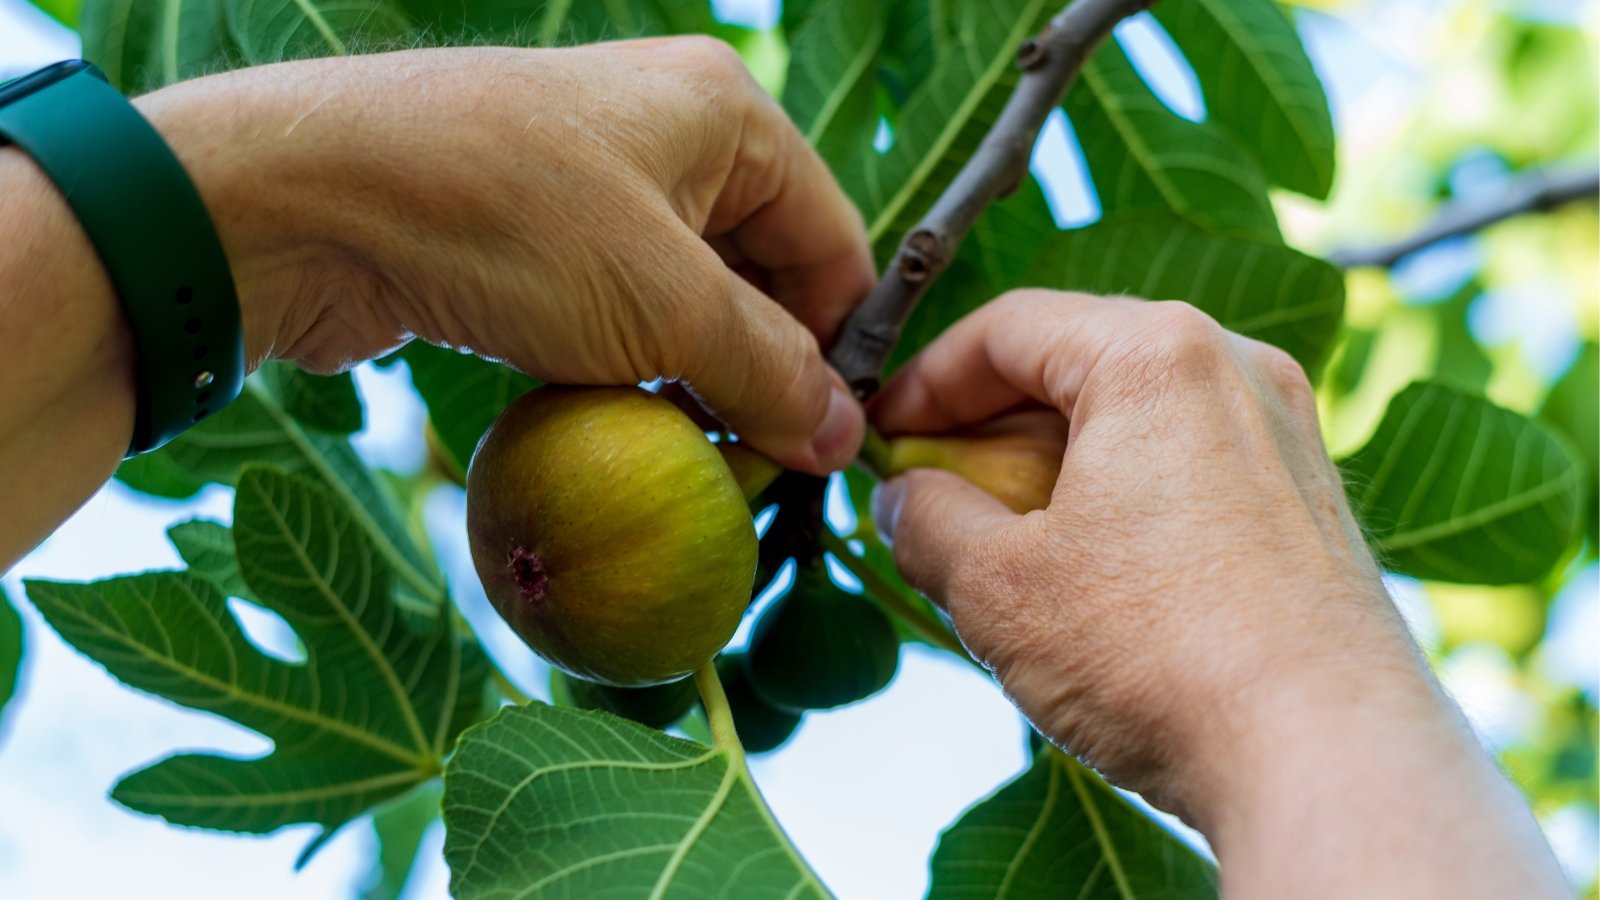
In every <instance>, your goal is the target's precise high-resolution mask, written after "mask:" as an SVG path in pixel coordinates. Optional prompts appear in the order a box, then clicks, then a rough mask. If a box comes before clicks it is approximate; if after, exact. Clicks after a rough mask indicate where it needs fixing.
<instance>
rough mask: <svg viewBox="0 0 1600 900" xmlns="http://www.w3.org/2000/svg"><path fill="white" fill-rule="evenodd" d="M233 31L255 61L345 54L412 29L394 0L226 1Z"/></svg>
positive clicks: (390, 40)
mask: <svg viewBox="0 0 1600 900" xmlns="http://www.w3.org/2000/svg"><path fill="white" fill-rule="evenodd" d="M222 3H223V7H224V9H225V10H226V11H227V17H228V30H229V32H230V33H231V34H232V35H233V39H234V41H235V42H237V43H238V45H239V49H240V52H241V53H242V54H243V55H244V59H245V62H247V63H249V64H250V65H261V64H263V63H271V62H278V61H279V60H285V59H302V58H305V57H314V56H345V55H348V54H350V53H354V52H359V51H360V50H363V49H366V48H368V47H372V46H384V45H386V44H390V43H393V42H396V41H398V40H400V39H402V38H405V37H407V36H409V35H410V34H411V33H412V23H411V19H410V18H409V17H407V16H406V14H405V13H404V12H402V11H401V9H400V7H399V6H397V5H396V4H394V3H391V2H389V0H222Z"/></svg>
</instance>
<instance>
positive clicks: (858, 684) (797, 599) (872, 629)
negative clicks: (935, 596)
mask: <svg viewBox="0 0 1600 900" xmlns="http://www.w3.org/2000/svg"><path fill="white" fill-rule="evenodd" d="M899 661H900V639H899V638H898V637H897V636H896V634H895V630H894V624H893V623H892V622H890V621H889V617H888V616H886V615H884V613H883V610H881V609H879V608H878V607H877V606H876V605H874V604H873V603H872V601H870V600H868V599H866V598H865V597H859V596H856V595H854V594H849V593H846V592H845V591H843V590H841V589H840V588H839V586H838V585H836V584H834V583H833V582H832V581H831V580H829V578H828V573H827V570H826V569H824V568H823V566H822V564H821V562H820V561H819V562H817V563H816V564H813V565H802V566H800V567H799V568H797V569H796V570H795V580H794V584H793V585H792V586H791V587H790V588H789V591H788V593H786V594H784V595H783V596H782V597H779V598H778V599H777V600H775V601H773V602H772V604H771V605H770V606H768V607H767V608H766V609H764V610H762V611H761V616H760V618H759V619H757V620H756V625H755V629H754V630H753V631H752V632H751V633H750V648H749V650H748V653H747V659H746V668H747V670H748V673H749V676H750V686H751V687H752V688H753V689H754V690H755V692H756V694H757V695H758V696H760V697H761V699H763V700H765V701H766V702H767V703H769V704H771V705H773V706H776V707H778V708H779V709H787V710H794V711H799V710H807V709H832V708H834V707H836V706H844V705H845V704H848V703H854V702H856V701H857V700H862V699H865V698H867V697H869V696H871V695H873V694H875V693H877V692H878V691H880V690H882V689H883V688H884V687H885V686H886V685H888V683H889V682H890V681H892V680H893V679H894V673H895V669H896V667H897V666H898V665H899Z"/></svg>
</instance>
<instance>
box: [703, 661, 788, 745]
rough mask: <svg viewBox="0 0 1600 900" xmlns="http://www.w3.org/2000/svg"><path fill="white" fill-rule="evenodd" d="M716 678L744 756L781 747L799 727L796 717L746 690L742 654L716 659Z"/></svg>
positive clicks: (746, 678) (752, 690)
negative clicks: (720, 683) (725, 698)
mask: <svg viewBox="0 0 1600 900" xmlns="http://www.w3.org/2000/svg"><path fill="white" fill-rule="evenodd" d="M717 678H718V679H720V680H721V681H722V692H723V693H724V694H727V695H728V709H729V710H730V711H731V712H732V713H733V729H734V731H737V732H738V733H739V743H740V744H741V745H742V746H743V747H744V749H745V752H746V753H766V752H768V751H771V750H776V749H778V748H779V747H781V746H783V743H784V741H787V740H788V739H789V737H790V736H791V735H793V734H794V732H795V729H797V728H799V727H800V718H801V717H800V715H799V714H797V713H792V712H790V711H788V710H785V709H778V708H777V707H775V706H773V705H771V704H770V703H767V702H766V701H765V700H762V699H761V698H760V697H759V696H757V695H756V692H755V690H754V689H753V688H751V687H750V679H749V677H748V676H747V675H746V674H745V657H744V654H743V653H729V654H724V655H722V656H719V657H717Z"/></svg>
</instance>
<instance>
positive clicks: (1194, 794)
mask: <svg viewBox="0 0 1600 900" xmlns="http://www.w3.org/2000/svg"><path fill="white" fill-rule="evenodd" d="M1039 405H1043V406H1046V407H1051V408H1054V409H1056V410H1059V411H1060V413H1061V414H1062V415H1063V416H1065V417H1066V418H1067V419H1068V422H1069V429H1068V435H1069V436H1068V442H1067V446H1066V451H1065V455H1064V458H1063V465H1062V468H1061V474H1060V477H1059V479H1058V482H1057V484H1056V486H1055V490H1054V492H1053V494H1052V496H1051V499H1050V503H1049V506H1048V508H1047V509H1044V510H1040V511H1036V512H1032V513H1029V514H1027V515H1021V516H1019V515H1016V514H1015V513H1012V512H1011V511H1010V510H1008V509H1007V508H1006V507H1005V506H1003V505H1001V504H1000V502H999V501H997V500H995V499H993V498H991V497H990V496H988V495H987V494H985V493H983V492H982V491H980V490H978V489H977V488H975V487H973V486H972V485H971V484H969V483H967V482H966V481H964V480H962V479H961V478H959V477H957V476H955V475H952V474H949V473H946V472H940V471H933V470H913V471H911V472H909V473H907V474H906V475H905V476H903V477H902V478H899V479H896V480H894V481H891V482H889V483H888V484H886V485H884V486H883V487H882V488H881V489H880V491H879V495H878V497H877V500H876V509H875V518H876V521H877V524H878V527H879V529H880V530H882V531H883V532H884V533H885V534H886V536H888V537H889V538H890V540H891V541H892V543H893V546H894V556H895V562H896V564H897V565H898V566H899V568H900V570H901V572H902V573H903V574H904V575H905V577H906V579H907V580H908V581H909V582H910V583H911V584H912V585H913V586H915V587H917V588H918V589H920V590H922V591H923V592H925V593H926V594H928V596H929V597H931V598H932V599H933V600H934V601H935V602H936V603H938V604H940V605H941V606H942V607H943V608H944V609H945V610H946V611H947V612H948V614H949V616H950V619H951V621H952V623H953V625H954V627H955V629H956V632H957V634H959V635H960V637H961V639H962V641H963V642H964V643H965V644H966V646H967V648H968V649H969V650H970V651H971V653H972V654H973V656H974V657H975V658H976V659H977V660H979V661H980V662H981V663H983V664H984V665H985V666H987V667H989V668H990V669H992V670H993V672H994V673H995V675H996V677H997V678H998V679H999V680H1000V682H1001V684H1002V686H1003V687H1004V689H1005V691H1006V693H1007V694H1008V695H1009V696H1010V697H1011V698H1012V700H1013V701H1014V702H1015V703H1016V704H1017V705H1018V706H1019V707H1020V708H1021V710H1022V711H1023V713H1025V714H1026V715H1027V716H1028V718H1029V719H1030V720H1031V721H1032V722H1033V724H1034V725H1035V727H1037V728H1038V729H1039V730H1040V731H1041V732H1042V733H1043V734H1045V735H1046V736H1047V737H1049V738H1050V739H1051V740H1053V741H1054V742H1056V743H1057V744H1059V745H1060V746H1061V747H1062V748H1063V749H1065V750H1067V751H1068V752H1070V753H1072V754H1074V755H1076V756H1077V757H1079V758H1080V759H1082V760H1084V761H1085V762H1087V763H1089V764H1090V765H1092V766H1094V767H1095V768H1097V769H1099V770H1101V771H1102V772H1103V773H1105V774H1106V775H1107V777H1109V778H1110V779H1111V780H1113V781H1114V782H1116V783H1118V784H1121V785H1122V786H1124V787H1128V788H1131V789H1133V790H1137V791H1140V792H1141V793H1144V794H1145V795H1146V796H1147V797H1148V798H1149V799H1150V800H1151V801H1152V802H1153V803H1155V804H1156V805H1158V806H1162V807H1164V808H1167V809H1169V810H1172V811H1175V812H1177V813H1179V814H1180V815H1181V816H1183V817H1184V818H1186V819H1187V820H1189V821H1190V822H1191V824H1195V825H1196V826H1197V827H1199V828H1200V829H1201V830H1202V831H1204V832H1206V833H1207V836H1208V837H1210V838H1211V839H1212V841H1213V845H1214V846H1215V847H1216V848H1217V850H1218V853H1219V857H1220V858H1222V860H1223V863H1224V867H1223V869H1224V872H1225V873H1226V872H1230V869H1229V863H1230V861H1232V862H1235V863H1237V862H1239V860H1241V859H1251V858H1253V859H1254V862H1246V863H1244V864H1242V865H1236V866H1235V868H1234V869H1232V870H1231V872H1232V873H1233V874H1238V873H1240V872H1248V871H1251V870H1252V866H1254V867H1255V871H1258V872H1265V871H1267V870H1272V869H1273V868H1274V867H1275V866H1287V864H1288V860H1290V859H1293V858H1295V857H1294V855H1293V854H1292V853H1289V854H1263V852H1262V848H1263V847H1270V846H1272V845H1273V844H1274V843H1275V842H1283V841H1290V840H1301V841H1306V840H1310V841H1313V842H1316V841H1323V842H1324V843H1325V842H1326V841H1327V840H1328V834H1330V833H1332V832H1334V831H1337V830H1338V828H1339V825H1337V824H1328V825H1326V826H1323V827H1322V829H1321V830H1318V829H1313V830H1312V831H1311V832H1310V833H1309V834H1306V833H1300V829H1301V828H1303V827H1305V821H1304V820H1306V819H1307V818H1308V816H1307V813H1306V810H1308V809H1316V810H1317V816H1318V817H1326V818H1324V819H1318V821H1326V819H1327V818H1331V819H1335V820H1337V819H1338V818H1339V816H1340V815H1341V811H1343V812H1344V813H1346V814H1347V819H1348V821H1346V822H1345V823H1344V825H1345V826H1346V827H1355V828H1357V829H1358V831H1357V834H1358V835H1360V834H1361V833H1362V832H1361V831H1360V830H1359V829H1362V828H1364V829H1365V833H1366V834H1367V835H1370V836H1372V837H1370V838H1367V839H1369V840H1379V838H1378V837H1377V835H1381V834H1383V828H1382V827H1381V825H1375V824H1374V823H1373V822H1372V821H1371V820H1372V819H1373V818H1378V819H1383V818H1385V817H1387V818H1388V819H1390V820H1391V821H1392V822H1393V823H1401V822H1405V821H1406V819H1405V818H1404V816H1402V815H1390V814H1389V813H1387V812H1379V810H1384V809H1386V807H1387V805H1390V804H1399V805H1401V806H1403V807H1406V808H1407V810H1408V812H1411V809H1410V806H1411V805H1415V804H1428V805H1430V811H1429V814H1428V815H1429V816H1431V817H1432V818H1430V819H1429V821H1427V822H1426V823H1425V827H1426V828H1434V829H1437V833H1438V834H1439V835H1449V834H1450V832H1451V830H1452V829H1462V828H1466V827H1477V826H1467V825H1463V824H1462V822H1463V821H1464V820H1470V819H1476V820H1477V821H1480V822H1482V821H1492V822H1498V821H1502V820H1501V819H1495V818H1494V817H1493V816H1486V815H1484V813H1483V810H1482V809H1481V808H1480V807H1472V808H1471V809H1469V810H1467V811H1461V810H1459V809H1457V810H1454V811H1452V804H1453V803H1454V802H1455V800H1457V799H1458V798H1460V797H1463V796H1467V797H1470V798H1471V801H1478V800H1481V799H1482V798H1484V797H1493V798H1497V801H1498V802H1501V803H1502V806H1504V805H1505V804H1507V803H1509V804H1510V806H1509V808H1510V810H1511V812H1509V813H1507V812H1506V809H1504V808H1499V809H1497V810H1496V813H1497V814H1500V813H1505V814H1506V817H1505V818H1503V821H1505V822H1510V823H1513V825H1514V826H1515V827H1512V828H1511V831H1512V832H1515V834H1516V835H1517V838H1518V840H1517V841H1507V840H1505V839H1502V838H1503V836H1502V837H1500V838H1496V840H1495V841H1494V842H1493V843H1492V846H1493V847H1495V848H1497V849H1495V850H1493V851H1489V852H1492V853H1505V852H1509V848H1510V847H1515V846H1519V843H1518V841H1522V842H1524V843H1522V844H1521V846H1523V847H1524V848H1526V847H1534V848H1537V847H1538V846H1539V837H1538V833H1537V830H1536V829H1534V828H1533V827H1532V826H1533V823H1532V820H1531V818H1530V817H1528V816H1527V813H1526V810H1525V808H1519V806H1520V805H1519V804H1518V801H1517V799H1516V797H1515V794H1514V793H1512V792H1511V791H1510V790H1509V787H1508V786H1507V785H1505V784H1504V781H1503V779H1501V778H1500V777H1499V775H1498V773H1497V772H1496V771H1495V770H1494V769H1493V768H1492V766H1491V765H1490V764H1489V762H1488V760H1487V759H1485V758H1484V757H1483V755H1482V753H1481V751H1479V750H1478V748H1477V746H1476V743H1475V742H1474V741H1473V740H1472V738H1471V735H1470V732H1469V731H1468V730H1467V728H1466V726H1465V724H1464V722H1463V721H1462V719H1461V717H1460V716H1459V714H1458V713H1457V712H1456V711H1455V710H1454V707H1453V705H1451V704H1450V703H1449V701H1448V700H1447V699H1445V697H1444V696H1443V694H1442V692H1441V691H1440V689H1439V688H1438V686H1437V684H1436V683H1435V682H1434V681H1433V679H1432V676H1431V675H1430V674H1429V672H1428V670H1427V666H1426V664H1425V663H1424V662H1423V660H1422V657H1421V655H1420V654H1419V653H1418V651H1417V649H1416V646H1415V645H1414V643H1413V642H1412V641H1411V638H1410V636H1409V633H1408V631H1407V629H1406V626H1405V624H1404V622H1403V621H1402V619H1401V618H1400V616H1399V615H1398V613H1397V612H1396V610H1395V607H1394V605H1393V604H1392V603H1391V602H1390V600H1389V597H1388V595H1387V593H1386V591H1385V589H1384V586H1383V584H1382V581H1381V580H1380V578H1379V572H1378V568H1377V566H1376V564H1375V562H1374V560H1373V557H1372V555H1371V553H1370V552H1369V551H1368V550H1367V548H1366V545H1365V542H1364V541H1363V539H1362V535H1361V531H1360V529H1359V527H1358V526H1357V524H1356V522H1355V520H1354V517H1353V516H1352V514H1351V511H1350V508H1349V506H1348V504H1347V503H1346V501H1345V495H1344V490H1343V484H1342V482H1341V480H1340V475H1339V472H1338V470H1337V468H1336V467H1335V466H1334V464H1333V463H1332V461H1331V460H1330V459H1329V458H1328V455H1327V453H1326V451H1325V450H1324V448H1323V444H1322V438H1321V435H1320V433H1319V430H1318V426H1317V416H1316V405H1315V401H1314V399H1313V396H1312V392H1311V387H1310V385H1309V383H1308V381H1307V379H1306V375H1305V373H1304V371H1303V370H1302V369H1301V368H1300V366H1299V365H1298V364H1297V363H1296V362H1295V361H1294V360H1293V359H1292V358H1291V357H1290V356H1288V354H1286V353H1284V352H1282V351H1281V350H1278V349H1275V348H1273V347H1270V346H1268V345H1266V344H1263V343H1260V342H1258V341H1254V340H1251V339H1248V338H1244V337H1240V336H1239V335H1236V334H1231V333H1229V332H1227V331H1225V330H1224V329H1223V328H1222V327H1221V326H1219V325H1218V324H1217V323H1216V322H1215V321H1213V320H1212V319H1211V318H1209V317H1207V316H1206V315H1205V314H1204V313H1201V312H1199V311H1197V310H1195V309H1194V308H1193V307H1190V306H1188V305H1186V304H1182V303H1149V302H1145V301H1139V300H1132V299H1120V298H1119V299H1108V298H1100V297H1090V296H1085V295H1080V294H1062V293H1055V292H1048V291H1037V290H1033V291H1018V292H1014V293H1012V294H1009V295H1007V296H1005V297H1002V298H1000V299H997V300H995V301H994V302H992V303H990V304H988V305H986V306H985V307H983V308H982V309H980V310H979V311H977V312H976V313H974V314H972V315H971V316H969V317H967V318H966V319H964V320H962V321H960V322H958V323H956V325H954V326H953V327H952V328H950V329H949V331H947V332H946V333H945V334H944V335H943V336H942V337H940V338H939V339H938V340H936V341H935V342H934V343H933V344H931V345H930V346H929V347H927V348H926V349H925V350H924V351H923V352H922V353H921V354H920V355H918V356H917V357H915V358H914V359H913V360H912V361H911V362H909V363H908V364H907V365H906V366H905V367H904V368H903V369H902V370H901V371H900V372H899V373H898V374H897V375H896V376H895V377H894V379H893V380H892V381H891V382H890V383H889V384H888V385H887V386H886V387H885V388H884V390H883V392H882V393H881V394H880V395H879V396H878V397H877V398H876V399H875V400H874V402H873V403H872V404H871V405H870V406H869V410H868V412H869V415H870V417H871V418H872V419H873V420H874V421H875V422H876V424H877V425H878V427H879V428H880V429H882V431H883V432H884V433H885V434H890V435H892V434H900V433H939V432H946V431H954V430H959V429H965V428H969V427H971V426H973V425H976V424H978V423H983V422H987V421H990V420H993V419H995V418H996V417H999V416H1001V415H1002V414H1004V413H1007V412H1010V411H1013V410H1016V409H1018V408H1019V407H1021V408H1027V407H1031V406H1039ZM1378 767H1385V768H1382V769H1379V768H1378ZM1444 773H1448V775H1446V774H1444ZM1385 777H1388V778H1392V779H1397V780H1399V782H1400V783H1401V787H1399V788H1394V787H1393V786H1384V778H1385ZM1433 781H1439V782H1441V783H1440V785H1439V787H1440V791H1441V793H1445V796H1442V797H1433V796H1430V795H1429V792H1428V790H1427V785H1428V784H1430V783H1432V782H1433ZM1352 782H1353V783H1354V784H1352ZM1324 791H1325V792H1326V793H1327V796H1323V792H1324ZM1375 791H1376V792H1375ZM1408 792H1410V793H1408ZM1447 792H1454V794H1449V793H1447ZM1508 797H1509V798H1510V799H1509V800H1507V798H1508ZM1469 805H1470V802H1469ZM1456 812H1460V813H1461V814H1460V815H1456V814H1455V813H1456ZM1416 818H1417V816H1416V815H1412V820H1411V821H1410V823H1409V824H1408V825H1407V827H1408V828H1410V827H1412V826H1415V825H1416V824H1417V823H1416V821H1415V820H1416ZM1424 818H1426V816H1425V817H1424ZM1438 820H1443V821H1438ZM1394 827H1399V826H1398V824H1396V825H1395V826H1394ZM1482 831H1483V829H1482V828H1481V827H1480V828H1478V832H1482ZM1478 832H1475V833H1474V834H1476V835H1478V836H1481V834H1478ZM1243 834H1249V835H1253V836H1241V835H1243ZM1497 834H1498V833H1497ZM1290 835H1298V837H1294V838H1291V837H1290ZM1530 835H1531V837H1530ZM1335 839H1337V840H1343V838H1342V837H1336V838H1335ZM1399 839H1400V840H1404V838H1403V837H1402V838H1399ZM1441 839H1443V838H1441ZM1240 846H1245V847H1247V850H1246V851H1245V852H1240V851H1239V850H1238V848H1239V847H1240ZM1361 846H1362V838H1360V837H1359V836H1358V837H1357V838H1356V839H1354V840H1352V841H1350V842H1349V843H1348V844H1346V845H1344V848H1343V851H1342V852H1345V853H1346V854H1350V855H1353V856H1355V857H1356V858H1359V854H1358V853H1354V854H1352V853H1351V851H1352V848H1357V847H1361ZM1463 847H1467V848H1470V847H1471V844H1470V842H1468V841H1467V839H1466V838H1462V839H1460V840H1459V841H1457V842H1456V843H1455V844H1454V845H1452V846H1450V847H1449V849H1450V852H1451V853H1458V852H1460V851H1461V850H1462V848H1463ZM1251 851H1253V853H1252V852H1251ZM1374 852H1376V853H1380V854H1381V853H1383V852H1384V850H1383V847H1382V845H1381V844H1380V845H1379V846H1378V847H1376V848H1374ZM1230 853H1231V854H1233V855H1232V857H1231V860H1230V856H1229V854H1230ZM1302 855H1303V854H1302ZM1346 858H1348V856H1347V857H1346ZM1484 858H1486V859H1487V858H1488V857H1484ZM1527 858H1528V859H1530V860H1532V859H1536V858H1538V859H1539V860H1540V864H1542V863H1543V862H1546V861H1549V857H1548V851H1543V856H1542V857H1541V856H1540V851H1538V850H1535V851H1534V852H1533V853H1532V854H1528V856H1527ZM1412 862H1413V863H1415V860H1414V859H1413V860H1412ZM1530 865H1533V866H1534V867H1535V869H1538V866H1539V864H1534V863H1530ZM1552 871H1554V867H1553V865H1545V866H1544V867H1543V869H1542V870H1541V871H1539V872H1538V875H1539V876H1542V877H1543V878H1544V880H1543V881H1542V882H1541V879H1540V877H1534V878H1532V879H1531V880H1529V879H1528V878H1527V877H1526V872H1522V873H1519V874H1518V877H1519V878H1520V879H1521V881H1520V883H1521V884H1522V885H1523V887H1524V888H1525V889H1526V888H1528V887H1529V886H1530V885H1534V884H1541V883H1542V885H1543V886H1547V887H1548V886H1551V885H1552V884H1554V885H1559V873H1557V878H1556V879H1555V880H1554V881H1551V880H1550V879H1549V877H1548V876H1549V875H1550V873H1551V872H1552ZM1284 874H1285V875H1286V877H1287V878H1289V879H1291V881H1286V882H1284V883H1282V884H1278V885H1277V887H1278V888H1281V889H1283V890H1287V891H1288V893H1291V894H1294V893H1302V894H1303V891H1302V890H1301V889H1302V888H1303V887H1304V885H1303V884H1299V883H1298V882H1293V881H1292V879H1294V878H1299V877H1302V875H1303V874H1304V873H1294V872H1286V873H1284ZM1500 874H1505V873H1504V872H1501V873H1500ZM1266 880H1267V881H1271V879H1270V878H1269V879H1266ZM1338 883H1339V881H1338V878H1330V880H1329V881H1327V882H1326V883H1324V884H1322V885H1320V886H1319V888H1318V890H1316V891H1312V893H1323V892H1324V891H1329V892H1332V895H1339V894H1338V889H1337V887H1336V885H1337V884H1338ZM1240 884H1241V882H1240V881H1234V887H1238V886H1239V885H1240ZM1430 884H1432V883H1419V884H1418V887H1420V888H1423V889H1424V890H1422V891H1421V893H1430V890H1428V889H1427V888H1428V887H1429V885H1430ZM1493 884H1494V880H1493V879H1486V880H1482V881H1480V882H1479V884H1478V885H1477V888H1479V889H1483V890H1487V889H1488V886H1490V885H1493ZM1291 885H1298V886H1291ZM1254 886H1255V887H1258V888H1259V887H1260V886H1261V881H1260V880H1257V882H1256V883H1255V884H1254ZM1368 886H1370V885H1368ZM1390 886H1391V887H1397V886H1398V885H1390ZM1432 886H1433V887H1437V884H1432ZM1344 887H1347V888H1350V889H1352V890H1356V888H1357V885H1356V884H1353V883H1349V882H1347V883H1345V884H1344ZM1283 890H1280V891H1279V893H1278V894H1277V895H1280V896H1281V895H1284V894H1283ZM1267 893H1268V895H1272V894H1271V892H1270V891H1268V892H1267ZM1357 893H1359V890H1358V891H1357ZM1350 895H1355V894H1350ZM1414 895H1416V894H1414ZM1529 895H1530V896H1531V895H1532V894H1529Z"/></svg>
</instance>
